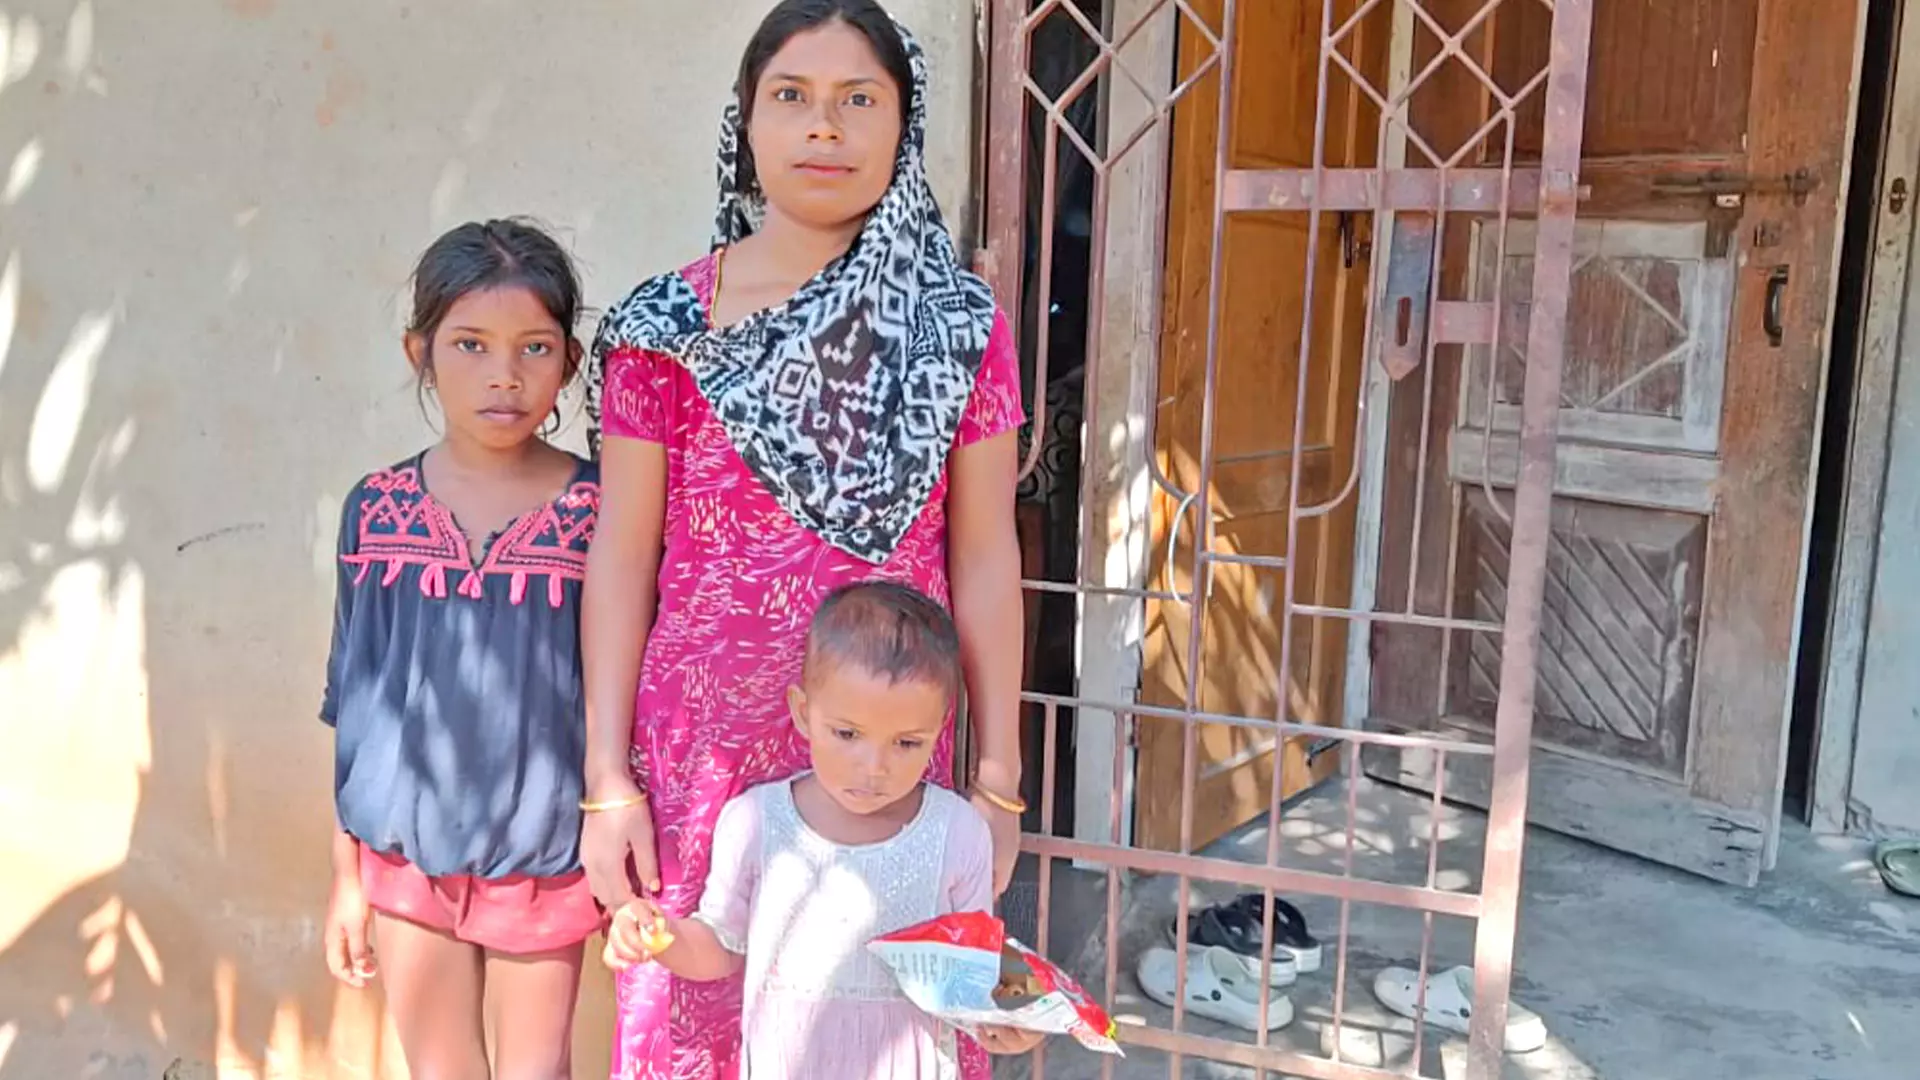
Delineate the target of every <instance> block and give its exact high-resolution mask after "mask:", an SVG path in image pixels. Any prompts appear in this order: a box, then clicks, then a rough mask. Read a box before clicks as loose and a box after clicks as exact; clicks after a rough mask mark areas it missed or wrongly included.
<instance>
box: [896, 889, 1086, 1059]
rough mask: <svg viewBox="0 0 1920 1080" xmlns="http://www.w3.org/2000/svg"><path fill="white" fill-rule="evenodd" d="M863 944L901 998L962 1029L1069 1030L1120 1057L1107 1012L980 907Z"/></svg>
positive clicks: (1061, 1032) (1078, 1038) (1064, 1032)
mask: <svg viewBox="0 0 1920 1080" xmlns="http://www.w3.org/2000/svg"><path fill="white" fill-rule="evenodd" d="M867 948H869V949H871V950H872V951H873V953H874V955H876V956H878V957H879V958H880V959H881V961H882V962H884V963H885V964H886V965H887V967H888V968H889V969H890V970H891V971H892V972H893V976H894V978H895V979H897V980H899V982H900V990H901V992H902V993H904V994H906V996H907V1000H909V1001H911V1002H913V1003H914V1004H915V1005H916V1006H918V1007H919V1008H920V1010H921V1011H922V1012H925V1013H927V1014H928V1015H930V1016H933V1017H935V1018H937V1019H939V1020H943V1021H945V1022H947V1023H949V1024H952V1025H953V1026H955V1027H957V1028H960V1029H961V1030H963V1031H968V1032H971V1031H973V1030H974V1029H975V1028H977V1027H979V1026H980V1025H983V1024H994V1025H999V1026H1001V1027H1013V1028H1021V1029H1023V1030H1026V1031H1038V1032H1042V1033H1045V1034H1048V1035H1072V1036H1073V1037H1074V1039H1075V1040H1076V1041H1078V1042H1079V1043H1080V1045H1081V1046H1084V1047H1086V1048H1087V1049H1089V1050H1093V1051H1097V1052H1099V1053H1103V1054H1114V1055H1117V1056H1124V1055H1122V1054H1121V1053H1120V1046H1119V1044H1118V1043H1116V1042H1114V1040H1113V1035H1114V1029H1113V1020H1112V1019H1111V1018H1110V1017H1108V1016H1107V1014H1106V1011H1105V1010H1104V1009H1102V1008H1100V1006H1099V1005H1097V1004H1095V1003H1094V1001H1093V999H1092V998H1090V997H1088V996H1087V992H1086V991H1085V990H1082V989H1080V986H1079V984H1077V983H1075V982H1074V981H1073V980H1072V979H1071V978H1069V977H1068V976H1067V973H1066V972H1064V971H1062V970H1060V969H1059V968H1058V967H1056V966H1055V965H1054V964H1052V963H1051V962H1049V961H1048V960H1047V959H1046V958H1045V957H1043V956H1041V955H1040V954H1038V953H1036V952H1034V951H1033V950H1031V949H1029V948H1027V947H1026V946H1025V945H1022V944H1020V943H1019V942H1018V941H1015V940H1013V939H1012V938H1010V937H1008V936H1007V928H1006V926H1005V924H1003V923H1002V922H1001V921H1000V920H999V919H996V918H994V917H993V916H992V915H989V914H987V913H986V912H984V911H973V912H964V913H961V914H957V915H942V916H941V917H939V918H937V919H934V920H931V921H929V922H924V923H921V924H919V925H918V926H910V927H908V928H906V929H905V930H900V931H897V932H895V933H892V934H886V935H883V936H881V937H878V938H875V939H874V940H873V941H872V942H871V943H870V944H869V945H868V946H867Z"/></svg>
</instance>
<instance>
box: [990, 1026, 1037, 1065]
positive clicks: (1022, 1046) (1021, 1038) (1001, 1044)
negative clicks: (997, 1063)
mask: <svg viewBox="0 0 1920 1080" xmlns="http://www.w3.org/2000/svg"><path fill="white" fill-rule="evenodd" d="M978 1034H979V1036H980V1045H981V1046H984V1047H986V1048H987V1053H989V1054H1000V1055H1004V1056H1007V1057H1018V1056H1019V1055H1021V1054H1025V1053H1029V1052H1031V1051H1032V1050H1033V1048H1034V1047H1036V1046H1039V1045H1040V1044H1041V1043H1042V1042H1043V1041H1045V1040H1046V1036H1045V1035H1042V1034H1041V1033H1039V1032H1037V1031H1028V1030H1027V1029H1025V1028H1015V1027H1000V1026H998V1025H992V1024H989V1025H985V1026H983V1027H981V1028H980V1029H979V1032H978Z"/></svg>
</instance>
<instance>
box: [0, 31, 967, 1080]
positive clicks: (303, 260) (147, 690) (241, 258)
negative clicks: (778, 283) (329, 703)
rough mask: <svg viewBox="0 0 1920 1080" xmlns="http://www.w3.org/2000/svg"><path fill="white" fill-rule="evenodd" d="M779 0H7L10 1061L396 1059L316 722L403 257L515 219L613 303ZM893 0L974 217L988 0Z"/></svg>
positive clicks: (696, 211)
mask: <svg viewBox="0 0 1920 1080" xmlns="http://www.w3.org/2000/svg"><path fill="white" fill-rule="evenodd" d="M766 2H767V0H725V2H720V3H707V4H702V5H695V4H693V3H690V2H686V0H568V2H567V3H564V4H554V3H538V2H535V0H411V2H407V3H401V2H395V0H305V2H295V0H277V2H276V0H0V881H3V882H4V886H3V887H0V1080H29V1078H30V1080H50V1078H56V1077H57V1078H62V1080H64V1078H68V1077H107V1078H116V1080H117V1078H122V1077H124V1078H127V1080H155V1078H158V1077H161V1076H162V1075H163V1074H164V1075H165V1076H168V1077H176V1078H187V1077H199V1076H213V1075H218V1076H256V1075H262V1076H328V1075H339V1076H353V1077H361V1076H397V1075H400V1074H401V1073H402V1072H403V1069H402V1068H401V1066H400V1064H399V1062H398V1058H397V1054H396V1053H395V1052H394V1049H393V1047H392V1045H391V1039H390V1038H386V1039H384V1042H385V1045H384V1046H383V1045H382V1043H383V1037H382V1031H383V1025H382V1021H381V1012H380V1003H379V1000H378V998H377V995H376V994H371V993H369V994H365V995H362V994H356V993H353V992H348V991H342V990H338V989H336V988H335V987H334V985H333V984H332V983H331V982H330V981H329V980H328V979H327V977H326V974H325V971H324V968H323V965H322V962H321V958H320V955H319V951H318V931H319V926H320V917H321V914H322V908H323V903H324V899H325V894H326V885H327V856H326V837H327V831H328V828H329V826H330V822H331V813H330V804H329V798H330V794H329V792H330V789H329V778H330V744H329V738H328V734H327V732H326V730H325V729H324V728H322V727H321V726H320V725H319V724H318V723H317V722H316V721H315V720H314V719H313V714H314V709H315V705H316V702H317V700H318V697H317V695H318V693H319V686H320V674H321V662H322V659H323V652H324V649H325V647H326V629H327V620H328V610H329V604H330V602H331V588H332V585H331V580H332V579H331V569H330V567H329V565H328V564H329V557H330V546H331V543H332V529H333V527H334V523H335V522H336V520H337V518H336V514H337V508H338V500H339V498H340V496H341V495H342V493H343V492H344V490H345V488H346V487H347V486H348V485H349V484H350V483H351V482H352V481H353V480H354V479H355V477H357V476H358V475H359V474H360V473H361V472H363V471H365V470H367V469H369V468H371V467H374V466H376V465H380V464H383V463H386V462H389V461H392V460H394V459H397V458H399V457H400V456H402V455H404V454H406V453H408V452H410V451H411V450H413V449H416V448H417V447H419V446H421V445H424V443H425V442H426V441H428V440H429V438H430V434H429V432H428V430H427V429H426V427H425V425H424V422H423V421H422V419H421V417H420V415H419V414H418V412H417V411H416V409H415V405H414V401H413V397H412V394H411V391H410V387H409V385H408V380H407V372H406V369H405V367H404V361H403V359H402V356H401V353H400V350H399V348H398V346H397V343H396V342H397V333H398V329H399V325H400V323H399V320H400V318H401V316H400V313H399V310H398V309H399V304H398V300H397V298H398V296H399V295H400V292H401V289H402V286H403V283H404V279H405V276H406V273H407V270H408V267H409V262H410V260H411V258H412V257H413V256H414V255H415V254H417V252H418V251H419V249H420V248H421V247H422V246H423V245H424V244H425V243H426V242H427V241H428V240H429V239H431V237H432V236H433V235H434V234H435V233H436V232H437V231H439V230H441V229H442V228H444V227H446V226H449V225H451V224H454V223H456V222H458V221H460V220H464V219H467V218H471V217H476V216H484V215H496V214H504V213H517V212H529V213H534V214H537V215H539V216H541V217H543V218H545V219H546V220H548V221H550V222H552V223H553V224H554V225H556V226H558V227H559V228H561V229H562V230H564V232H565V235H567V236H568V237H569V238H570V239H571V241H572V243H573V244H574V246H575V247H576V249H577V252H578V254H579V255H580V257H581V258H582V260H583V262H584V264H585V267H586V270H587V273H588V278H589V296H590V298H591V299H592V300H593V302H595V303H596V304H601V305H604V304H606V303H607V302H609V301H611V300H612V299H615V298H617V296H618V295H619V294H620V293H621V292H622V291H623V290H624V289H625V288H626V287H628V286H629V285H630V284H631V283H632V282H633V281H634V280H636V279H637V278H638V277H639V276H641V275H643V274H645V273H649V272H653V271H657V270H661V269H666V268H669V267H671V266H673V265H678V264H679V263H680V262H681V261H684V260H686V259H689V258H691V257H693V256H695V255H697V254H699V253H700V251H701V250H702V249H703V245H704V241H705V237H706V233H707V227H708V221H709V201H710V197H711V196H710V191H711V184H712V181H711V176H712V164H711V142H712V135H713V131H714V127H715V122H716V120H717V117H718V109H719V104H720V101H721V99H722V97H723V94H724V92H725V88H726V87H725V84H726V81H727V78H728V74H729V72H730V71H731V69H732V67H733V66H734V64H735V61H736V57H737V55H738V49H739V48H740V46H741V45H742V44H743V43H744V41H745V39H746V36H747V34H748V32H749V31H750V29H751V26H752V24H753V23H754V22H755V21H756V20H757V18H758V17H759V15H760V14H761V13H762V12H763V11H764V5H765V3H766ZM898 11H899V14H900V15H901V16H902V17H903V18H904V19H905V20H906V21H907V22H908V23H909V24H910V25H913V26H914V27H915V28H916V29H917V30H918V31H919V33H920V34H921V36H922V37H923V39H925V40H926V41H927V43H928V45H929V48H930V51H931V53H932V54H933V56H934V58H935V64H936V70H937V72H938V75H939V78H940V84H939V87H938V100H937V101H936V102H935V103H934V120H935V124H936V131H935V133H934V136H933V139H932V144H933V147H934V154H935V161H934V172H935V176H936V180H937V183H938V186H939V188H940V191H941V194H942V196H943V198H944V201H945V202H946V204H947V206H948V207H949V208H951V209H952V210H953V211H955V214H954V216H955V217H956V218H957V217H959V216H961V214H962V212H963V205H962V202H961V201H960V198H959V197H960V196H961V195H962V194H963V193H964V192H965V191H966V190H967V178H966V175H965V171H966V168H967V164H968V148H969V146H970V138H969V132H968V130H967V126H968V108H967V104H968V100H969V95H970V67H971V62H972V51H973V32H974V23H973V13H972V5H971V4H969V3H966V2H965V0H900V2H899V4H898ZM575 434H576V435H577V431H576V433H575ZM596 967H597V966H596ZM584 997H585V1003H584V1008H583V1012H582V1018H583V1019H582V1027H581V1038H580V1044H581V1047H582V1062H581V1067H580V1069H579V1070H578V1075H579V1076H582V1077H587V1076H595V1075H599V1076H604V1075H605V1072H604V1068H605V1059H606V1050H605V1044H606V1031H607V1023H608V1013H609V1007H608V998H609V991H608V988H607V981H606V979H605V977H604V975H603V974H602V973H599V972H598V971H597V970H596V971H595V973H594V974H593V976H592V977H590V979H589V981H588V985H587V987H586V989H585V991H584ZM176 1061H178V1062H179V1063H180V1066H179V1067H178V1068H176V1069H174V1070H173V1071H172V1072H168V1071H167V1070H168V1069H169V1067H170V1066H172V1065H174V1063H175V1062H176Z"/></svg>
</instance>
